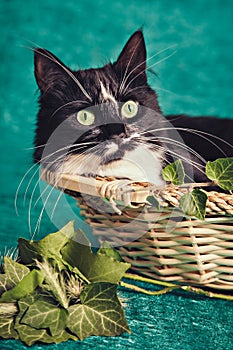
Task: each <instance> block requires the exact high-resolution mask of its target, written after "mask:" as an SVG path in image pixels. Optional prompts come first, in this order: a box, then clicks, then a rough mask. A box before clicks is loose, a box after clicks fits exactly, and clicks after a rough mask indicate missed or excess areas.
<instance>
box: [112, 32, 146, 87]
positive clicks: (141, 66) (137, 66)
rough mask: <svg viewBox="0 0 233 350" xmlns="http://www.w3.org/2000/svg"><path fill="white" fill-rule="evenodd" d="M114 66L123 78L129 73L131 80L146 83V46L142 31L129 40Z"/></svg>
mask: <svg viewBox="0 0 233 350" xmlns="http://www.w3.org/2000/svg"><path fill="white" fill-rule="evenodd" d="M114 66H115V68H116V70H117V71H118V72H119V73H120V74H121V76H124V74H125V73H127V74H128V77H130V78H131V79H132V78H139V80H141V82H142V83H144V82H146V80H147V78H146V46H145V40H144V36H143V33H142V30H137V31H136V32H135V33H134V34H133V35H132V36H131V37H130V38H129V40H128V41H127V43H126V44H125V46H124V48H123V50H122V52H121V53H120V56H119V57H118V59H117V61H116V62H115V64H114Z"/></svg>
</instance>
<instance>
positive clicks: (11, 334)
mask: <svg viewBox="0 0 233 350" xmlns="http://www.w3.org/2000/svg"><path fill="white" fill-rule="evenodd" d="M0 337H1V338H6V339H10V338H14V339H18V337H19V336H18V333H17V332H16V331H15V330H14V318H13V317H9V316H3V317H2V316H1V317H0Z"/></svg>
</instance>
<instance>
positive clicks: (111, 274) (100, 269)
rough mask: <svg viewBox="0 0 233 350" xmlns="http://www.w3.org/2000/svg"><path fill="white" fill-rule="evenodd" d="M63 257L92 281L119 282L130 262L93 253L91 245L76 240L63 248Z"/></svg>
mask: <svg viewBox="0 0 233 350" xmlns="http://www.w3.org/2000/svg"><path fill="white" fill-rule="evenodd" d="M62 257H63V259H64V260H65V261H67V262H68V264H70V265H71V266H73V267H76V268H77V269H78V270H80V271H81V273H82V274H83V275H84V276H85V277H86V278H87V279H88V280H89V281H91V282H109V283H116V284H117V283H118V282H119V281H120V280H121V278H122V277H123V275H124V273H125V271H126V270H128V269H129V268H130V264H128V263H123V262H119V261H116V260H114V259H113V258H111V257H108V256H106V255H103V254H93V253H92V251H91V248H90V246H87V245H82V244H80V243H78V242H76V241H74V240H70V241H69V243H68V244H67V245H66V246H65V247H64V248H63V249H62Z"/></svg>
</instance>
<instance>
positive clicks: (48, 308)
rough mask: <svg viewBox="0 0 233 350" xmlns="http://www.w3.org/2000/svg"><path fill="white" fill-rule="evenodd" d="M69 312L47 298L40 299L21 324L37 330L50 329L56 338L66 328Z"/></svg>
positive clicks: (29, 308)
mask: <svg viewBox="0 0 233 350" xmlns="http://www.w3.org/2000/svg"><path fill="white" fill-rule="evenodd" d="M67 316H68V312H67V311H66V310H65V309H63V308H59V307H58V306H57V305H56V304H54V303H53V302H51V301H50V302H49V301H48V298H47V300H46V299H45V298H39V299H38V300H36V301H35V302H34V303H33V304H32V305H30V306H29V307H28V309H27V311H26V313H25V314H24V316H23V318H22V319H21V321H20V323H23V324H26V325H28V326H31V327H33V328H36V329H41V328H49V329H50V332H51V335H52V336H56V335H58V334H59V333H60V332H61V331H63V330H64V329H65V327H66V320H67Z"/></svg>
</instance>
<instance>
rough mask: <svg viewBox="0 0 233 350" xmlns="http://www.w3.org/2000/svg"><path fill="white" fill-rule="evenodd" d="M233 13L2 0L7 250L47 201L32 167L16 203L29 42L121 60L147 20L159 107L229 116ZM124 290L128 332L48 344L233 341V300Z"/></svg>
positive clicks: (29, 87)
mask: <svg viewBox="0 0 233 350" xmlns="http://www.w3.org/2000/svg"><path fill="white" fill-rule="evenodd" d="M232 14H233V2H232V1H231V0H229V1H227V0H196V1H191V0H187V1H181V0H176V1H175V0H174V1H172V0H160V1H155V0H154V1H153V0H144V1H142V0H128V1H123V0H120V1H113V2H112V1H109V0H80V1H75V0H66V1H55V0H47V1H43V0H40V1H32V0H28V1H19V0H11V1H7V0H5V1H4V0H0V23H1V29H0V30H1V35H0V41H1V51H0V58H1V61H0V62H1V64H0V85H1V86H0V101H1V103H0V125H1V137H0V147H1V152H0V157H1V173H0V179H1V202H0V215H1V219H0V251H1V252H2V253H3V254H4V251H5V250H6V249H7V247H11V246H13V247H14V246H16V242H17V238H18V237H19V236H23V237H25V238H29V237H30V233H29V231H30V230H29V226H30V225H29V224H30V220H31V231H34V230H35V227H36V223H37V219H38V217H39V216H40V212H41V208H42V202H41V201H40V200H38V201H37V198H38V197H39V196H40V192H39V188H37V189H36V191H35V192H33V191H34V187H35V185H36V183H37V180H38V173H36V174H35V177H34V178H33V179H32V181H31V182H30V179H31V178H32V176H33V174H34V170H37V169H36V168H34V169H32V171H31V172H29V173H28V175H27V176H26V177H25V179H24V181H23V183H22V186H20V189H19V190H18V196H17V208H18V212H16V209H15V205H14V199H15V195H16V193H17V188H18V185H19V183H20V181H21V180H22V179H23V176H24V174H25V173H26V172H27V170H28V169H29V168H30V167H31V166H32V149H31V148H32V143H33V133H34V125H35V120H36V112H37V97H38V95H37V93H36V91H37V87H36V84H35V80H34V77H33V54H32V52H31V51H30V50H29V48H31V47H34V46H41V47H45V48H47V49H49V50H51V51H52V52H54V53H55V54H56V55H57V56H59V57H60V58H61V59H62V60H63V61H64V62H65V63H66V64H67V65H69V66H71V67H72V68H77V69H78V68H79V67H82V68H88V67H90V66H92V67H97V66H100V65H102V64H104V63H106V62H107V61H108V60H109V59H112V60H114V59H116V57H117V55H118V54H119V52H120V50H121V48H122V46H123V44H124V43H125V42H126V40H127V39H128V37H129V36H130V35H131V34H132V33H133V32H134V31H135V30H136V29H138V28H139V27H141V26H143V29H144V34H145V39H146V44H147V49H148V57H149V58H150V57H152V56H153V55H156V54H157V53H158V52H159V51H161V50H164V49H167V50H166V51H164V52H162V53H160V54H159V55H156V56H155V57H153V58H151V60H150V61H149V62H148V65H153V68H154V70H155V71H156V72H157V73H158V77H155V76H154V75H150V83H151V85H152V86H153V87H154V88H155V89H156V90H157V92H158V94H159V101H160V104H161V107H162V109H163V111H164V112H165V113H189V114H190V115H217V116H219V117H220V118H221V117H233V113H232V110H233V98H232V86H233V84H232V83H233V60H232V53H233V50H232V48H233V35H232V32H233V20H232ZM166 57H167V58H166ZM32 195H33V202H32V205H30V198H31V197H32ZM53 200H54V199H53V198H51V199H50V200H49V201H50V202H51V203H53ZM35 204H36V205H35ZM71 205H72V203H71ZM30 206H31V207H32V208H31V211H30V212H31V214H30V218H31V219H30V220H29V219H28V208H29V207H30ZM65 220H67V218H66V217H63V218H61V221H60V224H62V223H63V221H65ZM64 223H65V222H64ZM79 223H80V222H79ZM80 224H81V223H80ZM81 225H82V226H83V224H81ZM55 226H56V225H54V224H52V223H51V221H50V219H49V217H48V215H47V214H46V213H45V212H44V213H43V216H42V221H41V226H40V229H39V230H38V232H37V234H36V238H39V237H41V236H42V235H44V234H46V233H49V232H52V231H53V230H54V229H56V227H55ZM121 293H122V296H123V297H124V298H127V302H126V304H127V307H126V314H127V319H128V321H129V324H130V326H131V330H132V334H131V335H123V336H122V337H117V338H100V337H93V338H90V339H87V340H85V341H83V342H80V343H74V342H67V343H66V344H60V345H56V346H55V345H50V346H46V347H45V348H46V349H47V348H48V349H67V350H72V349H76V348H80V349H83V348H85V349H92V348H98V349H118V348H122V349H126V348H127V349H141V348H142V347H143V348H144V349H166V350H169V349H170V350H173V349H177V348H179V349H182V350H183V349H185V350H189V349H190V350H194V349H211V350H212V349H217V350H220V349H224V350H227V349H232V348H233V345H232V343H233V334H232V329H233V320H232V316H233V310H232V304H231V303H230V302H224V301H220V300H210V299H207V298H200V297H196V296H188V295H185V296H184V295H183V294H180V293H173V294H170V295H165V296H161V297H157V298H155V297H146V296H142V295H136V294H133V293H128V292H127V293H126V292H121ZM0 348H1V349H12V348H16V349H24V348H26V347H25V346H24V345H22V344H21V343H20V342H18V341H1V343H0ZM33 348H34V349H42V348H43V347H42V346H41V345H40V346H39V345H36V346H34V347H33Z"/></svg>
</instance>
